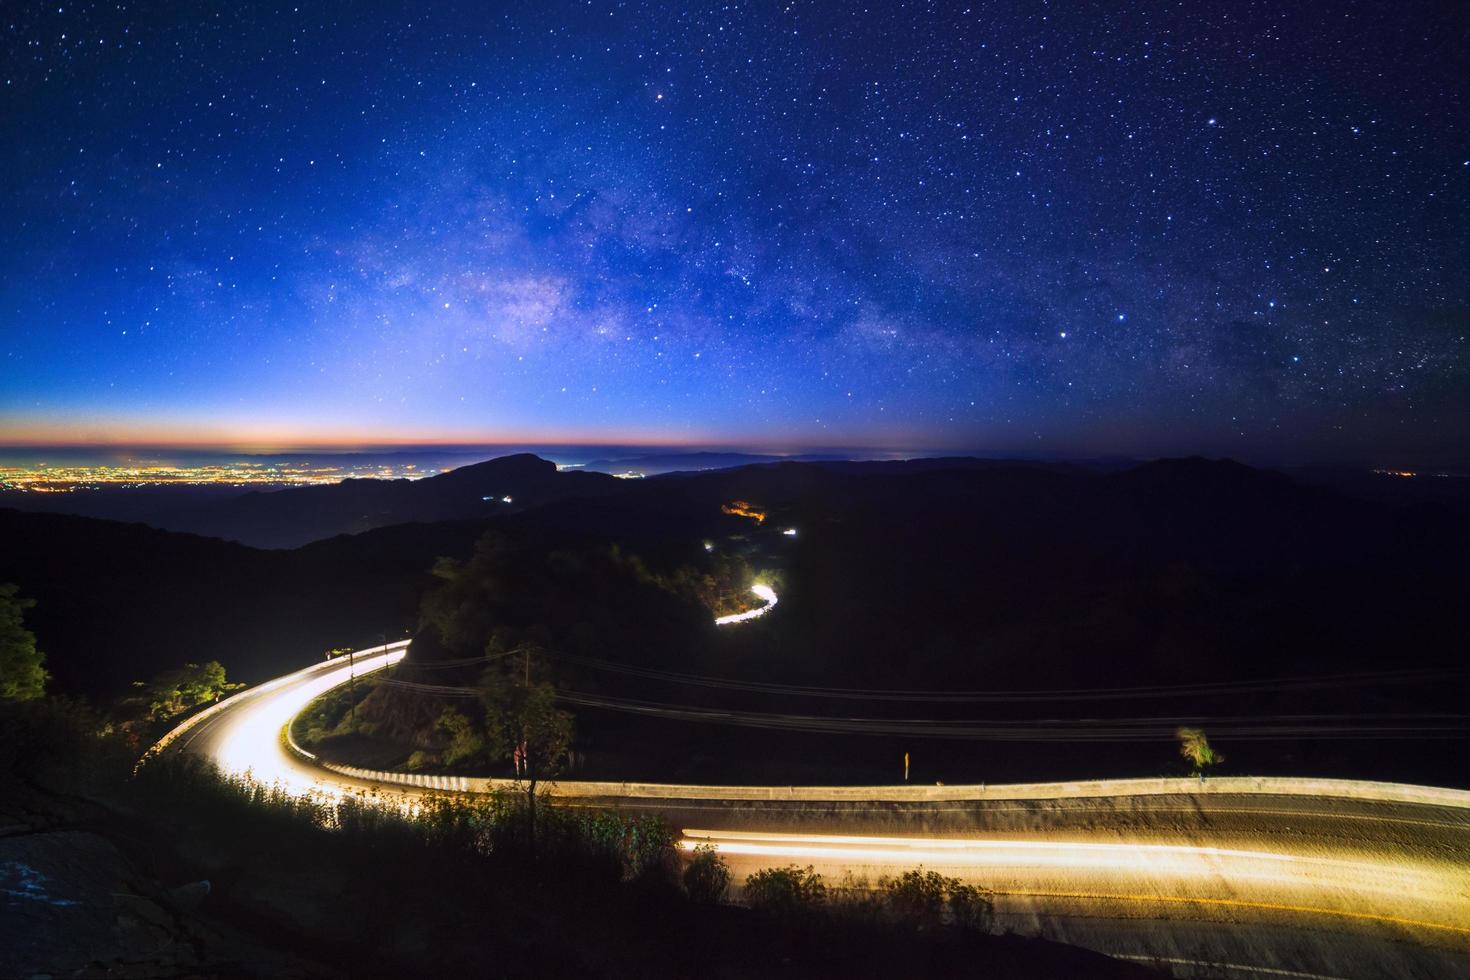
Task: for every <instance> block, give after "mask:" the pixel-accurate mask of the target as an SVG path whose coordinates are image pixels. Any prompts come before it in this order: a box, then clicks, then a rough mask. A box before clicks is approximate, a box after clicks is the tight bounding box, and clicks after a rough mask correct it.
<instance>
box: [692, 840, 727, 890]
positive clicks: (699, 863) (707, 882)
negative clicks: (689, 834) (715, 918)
mask: <svg viewBox="0 0 1470 980" xmlns="http://www.w3.org/2000/svg"><path fill="white" fill-rule="evenodd" d="M684 890H685V891H686V892H688V893H689V897H690V899H692V900H693V901H695V902H698V903H699V904H701V905H718V904H719V903H720V902H722V901H723V900H724V898H725V893H726V892H727V891H729V890H730V866H729V865H727V864H726V863H725V859H724V858H722V857H720V852H719V851H718V850H716V849H715V846H714V845H713V844H701V845H699V846H698V847H696V848H695V849H694V854H693V856H692V857H690V859H689V866H688V867H687V868H685V869H684Z"/></svg>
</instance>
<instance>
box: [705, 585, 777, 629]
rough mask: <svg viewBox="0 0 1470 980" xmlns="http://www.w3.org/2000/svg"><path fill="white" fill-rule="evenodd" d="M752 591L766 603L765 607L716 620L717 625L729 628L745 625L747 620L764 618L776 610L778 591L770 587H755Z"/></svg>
mask: <svg viewBox="0 0 1470 980" xmlns="http://www.w3.org/2000/svg"><path fill="white" fill-rule="evenodd" d="M750 591H751V592H754V593H755V594H756V595H757V596H758V597H760V599H761V600H762V601H763V602H765V605H764V606H757V607H755V608H754V609H747V610H746V611H745V612H743V613H731V614H730V615H728V616H720V617H717V618H716V619H715V625H716V626H729V625H730V624H731V623H743V622H745V621H747V620H751V619H756V618H757V617H760V616H764V615H765V614H766V613H768V612H770V611H771V610H772V609H774V608H776V590H775V589H773V588H771V587H770V586H769V585H753V586H751V587H750Z"/></svg>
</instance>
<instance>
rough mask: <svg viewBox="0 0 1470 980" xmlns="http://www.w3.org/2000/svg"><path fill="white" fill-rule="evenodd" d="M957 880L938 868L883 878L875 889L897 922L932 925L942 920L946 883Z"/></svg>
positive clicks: (922, 927) (930, 926)
mask: <svg viewBox="0 0 1470 980" xmlns="http://www.w3.org/2000/svg"><path fill="white" fill-rule="evenodd" d="M951 883H953V884H955V885H958V884H959V882H958V881H956V880H955V879H953V878H946V877H944V875H942V874H940V873H939V872H937V871H924V870H922V869H920V870H917V871H905V872H904V873H903V874H901V875H899V876H898V877H897V878H883V879H881V880H879V882H878V888H879V889H880V890H881V892H882V894H883V901H884V905H885V906H886V907H887V909H888V913H889V915H890V916H892V917H893V918H894V919H897V920H898V921H899V922H904V923H907V924H909V925H913V926H917V927H918V928H920V929H927V928H932V927H934V926H938V925H940V924H941V923H942V922H943V921H944V908H945V895H946V893H947V891H948V886H949V885H950V884H951Z"/></svg>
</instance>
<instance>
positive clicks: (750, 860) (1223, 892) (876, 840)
mask: <svg viewBox="0 0 1470 980" xmlns="http://www.w3.org/2000/svg"><path fill="white" fill-rule="evenodd" d="M757 594H758V595H760V597H761V598H762V599H763V600H766V605H765V606H763V607H761V608H760V609H758V610H751V611H750V612H749V613H744V614H740V619H737V620H734V621H743V619H748V618H754V616H756V615H761V614H763V613H764V612H766V611H768V610H769V609H770V607H771V606H772V605H774V604H775V601H776V594H775V592H774V591H773V590H771V589H770V588H769V587H767V586H760V587H757ZM407 645H408V644H407V643H406V642H405V643H395V644H390V645H388V646H386V647H376V648H372V649H369V650H365V651H362V652H360V653H358V654H356V655H355V656H354V657H353V658H352V659H351V660H349V659H346V658H338V659H336V660H333V661H330V662H328V663H318V664H314V665H312V666H311V667H308V668H306V669H304V670H300V671H297V672H295V673H293V674H288V675H286V676H284V677H280V678H277V679H275V680H272V681H269V682H267V683H265V684H261V685H259V686H258V687H255V688H251V689H248V690H245V691H242V692H240V693H238V694H236V695H234V696H232V697H230V698H227V699H225V700H223V701H221V702H220V703H219V704H216V705H213V706H211V707H210V708H209V709H206V710H205V711H203V712H201V713H200V714H198V715H195V716H194V717H192V718H190V719H189V720H188V721H186V722H185V723H184V724H182V725H180V726H179V727H177V728H176V729H174V730H173V731H172V732H170V733H169V734H168V735H167V736H165V738H164V739H163V740H162V741H161V742H160V743H159V745H158V746H156V747H155V749H154V751H155V752H157V751H165V750H168V751H182V752H187V753H190V754H194V755H197V756H201V757H204V758H207V759H210V760H212V761H214V762H215V763H217V764H218V765H219V767H220V768H221V770H223V771H224V772H226V773H230V774H233V775H239V776H247V777H248V778H251V779H253V780H255V781H257V782H260V783H263V784H267V785H269V784H275V785H279V786H281V787H282V788H284V789H286V790H287V791H289V792H292V793H296V794H300V795H307V796H314V797H316V798H319V799H320V798H325V799H333V798H335V799H341V798H343V797H347V796H360V795H365V794H372V795H375V796H376V798H377V799H380V800H381V801H382V802H383V803H384V805H389V806H397V807H401V808H403V809H405V810H407V811H412V810H413V809H414V808H415V807H416V804H417V801H418V800H419V799H420V798H421V796H422V795H423V794H425V793H429V792H474V791H480V792H484V791H488V789H490V788H491V784H492V781H489V780H475V779H463V778H457V777H456V778H451V777H403V776H398V775H393V774H387V773H374V772H370V771H365V770H356V769H350V768H347V767H342V766H334V767H332V768H327V766H328V764H327V763H325V762H322V761H320V760H316V759H315V758H314V757H313V756H311V754H310V753H307V752H304V751H302V750H300V749H299V748H295V747H293V746H291V745H290V744H288V743H289V729H288V726H289V724H290V722H291V720H292V719H293V718H294V717H295V716H296V715H297V714H298V713H299V712H300V711H302V710H303V709H304V708H305V707H306V706H307V705H308V704H310V703H311V702H312V701H313V700H314V699H316V698H317V697H319V696H321V695H322V694H325V693H326V692H328V691H330V690H332V689H333V688H336V687H339V686H341V685H344V684H346V683H347V682H348V679H349V678H350V677H353V676H363V675H368V674H372V673H374V672H376V671H380V670H382V669H383V668H384V667H387V666H389V665H391V664H394V663H397V662H398V661H399V660H401V659H402V658H403V656H404V654H405V652H406V647H407ZM394 683H398V682H397V681H394ZM493 782H494V784H495V786H496V787H497V788H498V787H500V786H504V785H506V783H505V781H493ZM1226 784H1229V785H1231V786H1233V787H1235V788H1233V789H1226V788H1225V786H1226ZM1207 789H1208V790H1209V793H1208V796H1209V800H1208V801H1207V802H1206V801H1205V800H1204V795H1205V794H1206V790H1207ZM550 791H551V793H552V794H553V795H554V796H558V797H567V798H573V799H576V798H583V799H586V800H595V801H596V803H595V804H594V805H598V806H614V807H619V808H626V809H630V810H634V811H643V812H649V811H654V812H662V813H665V814H667V815H669V816H671V817H672V818H673V819H680V815H682V816H683V819H685V820H691V821H693V820H699V821H704V820H714V821H719V822H720V823H727V824H730V825H731V826H730V829H721V828H720V827H719V824H718V823H717V824H715V827H714V828H713V829H689V830H685V831H684V833H683V837H682V839H681V840H680V842H679V846H680V847H681V848H682V849H683V850H685V851H691V850H693V849H694V848H695V847H698V846H700V845H702V844H708V845H713V846H714V847H715V848H716V849H717V850H718V851H719V853H720V854H721V855H722V856H723V857H724V858H725V860H726V861H727V863H728V864H729V866H730V868H731V871H732V873H733V874H734V877H735V880H736V881H737V882H739V881H742V880H744V877H745V876H746V875H747V874H749V873H751V872H753V871H756V870H759V869H762V868H768V867H772V866H778V865H784V864H790V863H797V864H801V865H806V864H810V865H812V866H813V867H814V868H815V869H816V870H817V871H818V872H819V873H820V874H822V875H823V876H824V877H826V878H827V880H828V882H829V883H830V884H832V885H836V886H838V887H842V886H841V885H840V884H839V883H840V882H841V881H842V879H843V877H844V876H845V875H848V874H851V875H854V876H859V877H860V878H865V879H866V880H868V881H870V882H873V883H876V880H877V879H878V878H880V877H882V876H888V875H899V874H902V873H904V872H906V871H910V870H912V869H914V868H916V867H920V866H922V867H924V868H925V869H927V870H934V871H939V872H941V873H943V874H946V875H951V876H954V877H958V878H961V879H963V880H965V881H968V882H970V883H973V884H975V885H978V886H980V887H983V888H985V889H987V890H989V891H991V892H992V893H993V894H994V896H995V899H996V902H997V912H998V914H999V915H1002V916H1007V917H1009V919H1008V922H1009V923H1010V924H1012V925H1014V926H1015V927H1018V928H1021V929H1023V930H1024V931H1027V932H1039V933H1040V934H1043V935H1047V936H1048V937H1049V938H1055V939H1060V940H1062V941H1077V942H1080V943H1081V944H1082V945H1090V946H1093V947H1094V948H1098V949H1101V950H1102V951H1104V952H1111V953H1116V954H1121V955H1126V956H1137V955H1139V954H1140V951H1141V950H1144V951H1147V950H1150V949H1153V948H1154V947H1150V946H1149V945H1148V943H1149V942H1151V940H1150V939H1149V937H1150V936H1153V935H1158V934H1159V933H1157V932H1156V931H1155V932H1150V930H1164V931H1165V932H1167V931H1168V930H1169V929H1174V930H1176V933H1174V934H1173V935H1175V936H1176V939H1175V940H1170V941H1171V942H1175V943H1176V944H1175V945H1173V946H1166V947H1164V948H1165V949H1166V951H1168V950H1172V951H1173V952H1180V951H1187V952H1191V953H1194V952H1199V953H1205V952H1208V953H1210V954H1211V955H1212V956H1215V957H1217V959H1216V960H1215V961H1216V962H1228V963H1236V964H1244V965H1238V966H1237V967H1234V968H1232V969H1233V971H1234V972H1240V973H1242V974H1243V975H1249V973H1250V971H1251V970H1252V969H1254V968H1253V967H1252V966H1250V965H1249V964H1248V963H1245V961H1244V960H1241V959H1233V960H1232V959H1229V958H1227V957H1231V956H1235V957H1239V956H1242V955H1245V956H1247V957H1248V958H1249V959H1255V958H1257V957H1258V956H1261V955H1264V956H1265V958H1266V960H1267V962H1266V963H1262V964H1260V965H1261V966H1262V967H1268V966H1269V965H1270V964H1272V963H1279V962H1281V960H1280V959H1279V958H1277V956H1278V953H1280V954H1281V955H1286V954H1285V953H1281V951H1280V950H1278V949H1274V948H1273V949H1272V950H1271V951H1270V952H1266V951H1265V949H1264V948H1263V947H1262V946H1261V945H1260V944H1261V943H1265V944H1266V945H1267V946H1270V945H1272V944H1286V946H1289V945H1290V944H1291V943H1294V942H1297V941H1298V940H1300V941H1301V942H1304V943H1316V945H1315V946H1312V947H1311V948H1312V949H1314V950H1316V951H1317V952H1314V953H1312V954H1311V955H1310V956H1308V957H1307V959H1305V960H1302V961H1300V962H1302V963H1304V964H1317V963H1318V962H1319V961H1320V963H1322V964H1328V963H1339V960H1337V959H1334V957H1339V958H1340V957H1342V956H1346V957H1347V960H1346V961H1347V962H1355V960H1353V957H1355V956H1357V955H1358V953H1359V952H1360V951H1362V950H1367V949H1376V950H1378V951H1379V952H1378V953H1377V954H1375V955H1378V956H1379V957H1380V959H1379V962H1388V963H1398V962H1401V959H1400V958H1401V957H1402V956H1404V955H1405V950H1406V949H1409V948H1411V946H1412V948H1413V949H1417V950H1420V951H1422V956H1424V957H1427V959H1423V960H1420V961H1417V962H1419V963H1420V964H1421V965H1422V964H1423V963H1429V964H1430V966H1428V967H1424V968H1421V969H1418V975H1423V976H1438V975H1445V976H1448V975H1460V974H1459V973H1457V972H1456V971H1457V970H1458V969H1459V967H1460V966H1461V965H1463V964H1464V963H1465V962H1470V960H1467V959H1466V957H1467V956H1470V884H1467V883H1470V867H1467V865H1470V861H1467V857H1466V855H1467V854H1470V794H1466V793H1464V792H1461V791H1456V790H1448V789H1436V788H1433V787H1413V786H1399V785H1394V784H1381V783H1353V782H1351V781H1342V780H1309V779H1308V780H1291V779H1248V778H1235V779H1232V778H1229V777H1226V778H1224V779H1221V780H1212V781H1211V782H1210V783H1209V784H1208V786H1207V785H1206V784H1199V785H1198V787H1197V788H1196V786H1195V783H1193V782H1192V781H1186V780H1131V781H1130V780H1122V781H1109V782H1108V783H1107V784H1106V785H1104V784H1101V783H1100V784H1097V785H1093V784H1089V783H1076V784H1070V783H1068V784H1061V783H1059V784H1041V785H1038V786H1013V787H1005V786H991V787H988V788H987V787H953V786H952V787H942V788H936V787H921V786H901V787H884V786H873V787H826V788H822V787H794V788H793V787H770V786H746V787H718V786H669V785H662V784H636V783H563V784H560V785H557V786H553V787H550ZM1257 794H1258V796H1257V798H1258V799H1259V798H1260V797H1262V796H1263V797H1265V799H1263V800H1262V801H1261V802H1262V803H1266V805H1265V806H1261V805H1260V804H1258V803H1256V802H1253V801H1251V799H1250V797H1251V796H1253V795H1257ZM1283 795H1290V796H1292V797H1293V798H1294V800H1295V801H1296V802H1294V803H1293V805H1292V807H1290V808H1288V809H1283V808H1282V807H1280V806H1279V805H1276V806H1272V805H1271V804H1270V803H1269V802H1267V801H1268V800H1270V799H1271V798H1272V797H1281V796H1283ZM1171 796H1172V797H1175V798H1177V797H1180V796H1183V797H1185V799H1184V800H1183V801H1182V802H1181V803H1180V804H1177V805H1176V804H1175V803H1172V802H1167V798H1168V797H1171ZM1148 797H1157V798H1159V799H1160V800H1161V801H1164V805H1162V806H1160V805H1156V804H1153V803H1149V802H1147V801H1146V798H1148ZM1007 800H1013V801H1023V800H1024V801H1032V802H1029V803H1027V804H1025V805H1023V806H1016V805H1014V804H1006V803H1004V802H1003V801H1007ZM1125 801H1127V802H1125ZM1191 801H1192V805H1184V804H1190V803H1191ZM998 804H999V805H998ZM900 805H901V806H904V807H908V808H911V809H909V810H908V811H906V812H908V813H910V814H911V815H912V817H913V820H912V822H911V823H909V824H908V826H911V827H913V828H914V829H915V830H916V831H924V830H935V831H941V832H940V833H934V834H926V833H917V832H916V833H914V834H912V835H909V836H900V835H893V834H888V835H878V834H873V835H865V834H862V833H861V830H862V828H863V827H865V826H869V827H874V828H878V827H884V826H887V827H892V826H894V823H893V820H894V817H895V814H896V813H899V812H904V811H899V810H895V806H900ZM1022 812H1024V813H1028V814H1031V815H1032V817H1033V818H1034V819H1026V820H1022V821H1020V822H1017V817H1016V814H1017V813H1022ZM696 813H697V814H699V816H692V815H693V814H696ZM1084 817H1085V819H1084ZM1427 818H1433V819H1427ZM837 821H840V822H841V825H843V827H844V829H849V830H851V831H857V832H849V833H816V832H808V829H807V828H811V829H814V830H818V831H819V830H821V829H822V828H823V827H824V826H834V823H835V822H837ZM702 826H703V827H705V828H710V824H709V823H704V824H702ZM945 827H953V828H955V830H956V832H954V833H950V834H945V833H942V830H943V828H945ZM1068 923H1073V924H1076V928H1077V929H1079V930H1080V931H1079V932H1075V933H1069V932H1068V931H1067V930H1068V929H1069V928H1073V926H1071V925H1068ZM1100 923H1103V924H1106V923H1114V924H1115V925H1111V926H1108V925H1099V924H1100ZM1207 923H1208V924H1211V926H1210V928H1212V929H1220V928H1227V927H1228V932H1229V935H1238V936H1243V937H1247V938H1242V939H1241V940H1240V941H1239V943H1237V944H1234V945H1232V942H1233V941H1228V940H1220V941H1216V940H1210V942H1213V943H1215V945H1208V944H1204V945H1199V946H1198V948H1197V949H1196V946H1195V945H1191V944H1193V943H1195V938H1196V936H1199V935H1204V933H1200V932H1198V931H1197V930H1199V929H1200V928H1202V927H1203V925H1204V924H1207ZM1222 924H1225V925H1223V926H1222ZM1099 928H1101V929H1102V930H1103V932H1102V933H1097V932H1088V930H1097V929H1099ZM1109 930H1111V931H1109ZM1209 935H1216V933H1209ZM1219 935H1225V933H1220V934H1219ZM1312 936H1317V937H1319V938H1317V939H1302V938H1301V937H1312ZM1181 942H1182V943H1183V945H1179V943H1181ZM1201 942H1203V940H1202V941H1201ZM1344 943H1355V944H1359V945H1356V946H1353V947H1352V949H1353V950H1354V952H1352V953H1343V952H1337V953H1335V952H1333V951H1334V950H1344V949H1346V948H1347V947H1345V946H1344V945H1343V944H1344ZM1373 943H1378V944H1380V945H1379V946H1373V945H1372V944H1373ZM1365 944H1366V945H1365ZM1286 946H1282V947H1281V949H1285V948H1286ZM1323 950H1325V951H1326V952H1322V951H1323ZM1414 955H1416V956H1417V955H1421V953H1415V954H1414ZM1434 957H1439V959H1435V958H1434ZM1447 957H1448V959H1446V958H1447ZM1176 958H1177V957H1176ZM1294 962H1295V961H1294ZM1445 963H1449V964H1451V965H1452V968H1451V969H1449V972H1446V969H1445V968H1444V967H1443V966H1442V964H1445ZM1258 972H1259V971H1258ZM1338 975H1343V976H1346V975H1357V974H1356V973H1354V972H1353V971H1352V970H1346V971H1341V970H1340V971H1339V973H1338ZM1384 975H1391V972H1390V973H1386V974H1384ZM1465 975H1470V973H1466V974H1465Z"/></svg>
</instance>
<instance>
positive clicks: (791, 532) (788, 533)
mask: <svg viewBox="0 0 1470 980" xmlns="http://www.w3.org/2000/svg"><path fill="white" fill-rule="evenodd" d="M781 533H782V534H784V535H786V536H787V537H788V538H794V537H796V528H794V527H788V528H787V529H786V530H784V531H782V532H781Z"/></svg>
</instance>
